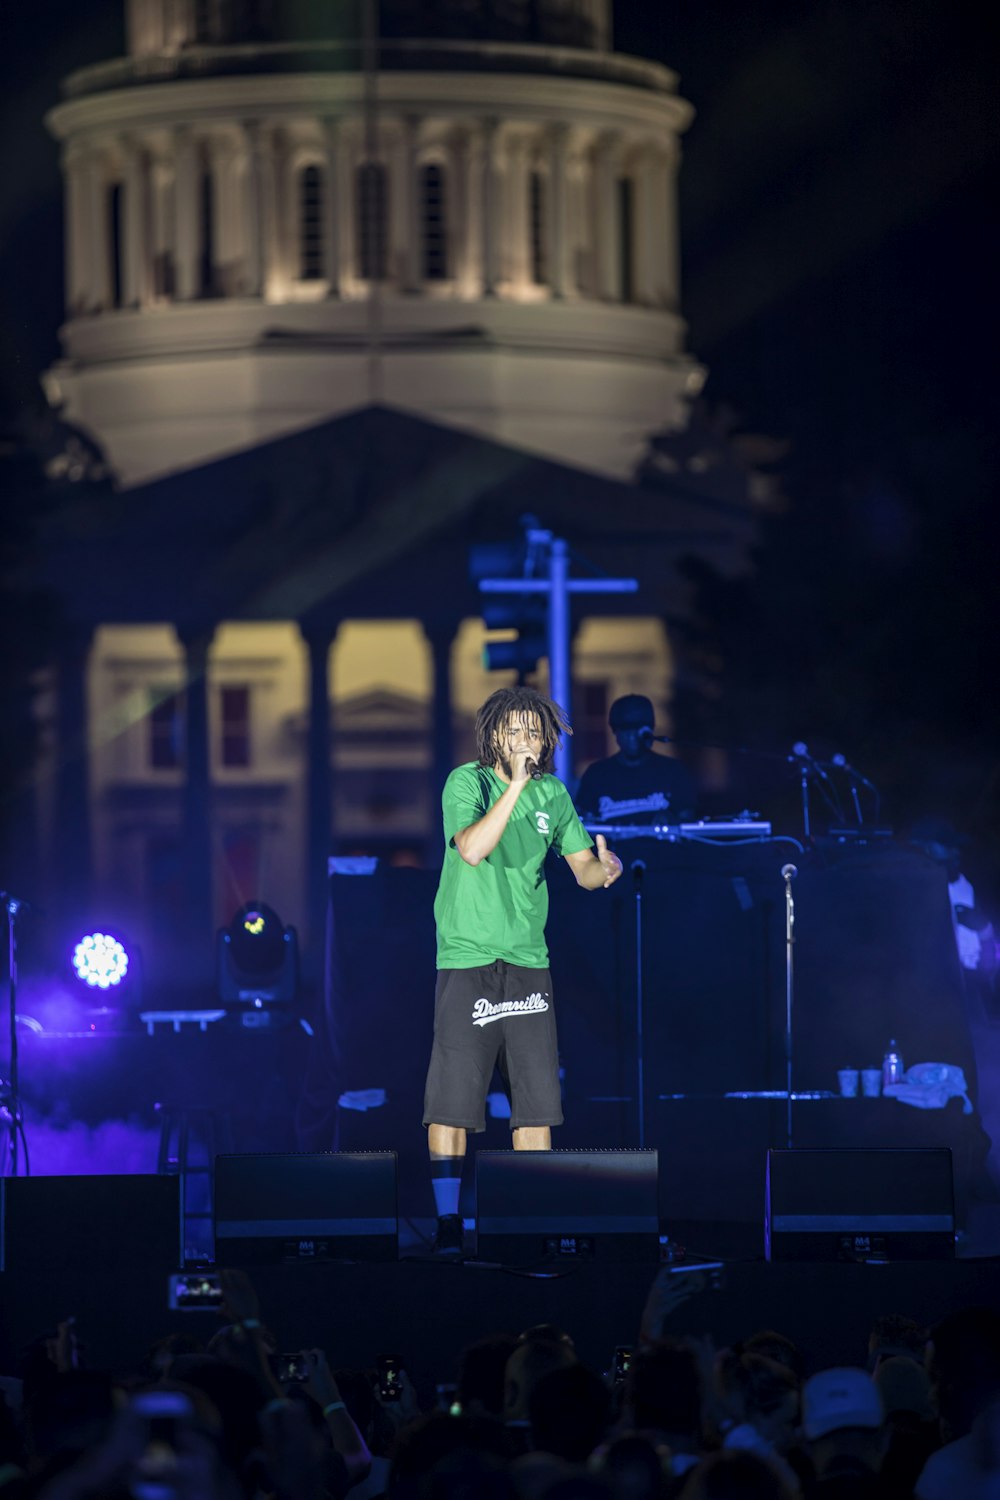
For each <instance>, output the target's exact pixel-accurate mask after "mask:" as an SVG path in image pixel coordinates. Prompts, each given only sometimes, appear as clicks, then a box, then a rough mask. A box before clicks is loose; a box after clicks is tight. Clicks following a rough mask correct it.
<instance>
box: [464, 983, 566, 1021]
mask: <svg viewBox="0 0 1000 1500" xmlns="http://www.w3.org/2000/svg"><path fill="white" fill-rule="evenodd" d="M548 1008H549V1001H548V992H547V991H546V993H545V994H539V993H538V991H537V990H536V991H535V993H534V994H533V995H525V997H524V999H523V1000H500V1001H498V1002H497V1004H496V1005H494V1004H492V1002H491V1001H489V1000H487V999H486V997H485V995H482V996H480V998H479V999H478V1000H477V1001H476V1002H475V1004H474V1005H473V1007H472V1024H473V1026H488V1025H489V1024H490V1022H491V1021H502V1020H503V1019H504V1017H505V1016H528V1015H537V1014H538V1013H539V1011H543V1010H548Z"/></svg>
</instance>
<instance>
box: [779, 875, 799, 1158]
mask: <svg viewBox="0 0 1000 1500" xmlns="http://www.w3.org/2000/svg"><path fill="white" fill-rule="evenodd" d="M798 873H799V872H798V870H797V869H796V868H795V866H794V865H782V867H781V877H782V879H783V880H784V882H785V1091H786V1094H787V1103H786V1106H785V1109H786V1115H785V1146H786V1148H787V1149H788V1150H789V1151H790V1150H791V1149H792V998H793V995H794V990H795V985H794V972H793V962H792V959H793V952H794V948H795V899H794V897H793V896H792V881H793V880H794V879H795V877H796V875H797V874H798Z"/></svg>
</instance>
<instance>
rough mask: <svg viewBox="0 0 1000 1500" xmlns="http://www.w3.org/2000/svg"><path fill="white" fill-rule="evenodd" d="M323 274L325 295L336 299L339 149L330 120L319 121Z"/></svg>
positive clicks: (337, 124) (336, 130)
mask: <svg viewBox="0 0 1000 1500" xmlns="http://www.w3.org/2000/svg"><path fill="white" fill-rule="evenodd" d="M323 169H324V172H323V275H324V276H325V277H326V284H327V295H328V296H330V297H339V296H340V253H341V245H340V240H341V236H340V216H341V211H342V210H341V203H342V198H343V194H342V190H341V185H340V175H341V170H342V160H341V149H340V122H339V121H338V120H334V119H327V120H324V121H323Z"/></svg>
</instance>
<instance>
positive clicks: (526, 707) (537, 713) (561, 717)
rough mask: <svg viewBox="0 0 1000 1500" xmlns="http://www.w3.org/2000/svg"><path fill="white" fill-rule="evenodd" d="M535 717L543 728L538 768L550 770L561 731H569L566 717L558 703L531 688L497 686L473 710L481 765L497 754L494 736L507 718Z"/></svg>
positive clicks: (492, 761)
mask: <svg viewBox="0 0 1000 1500" xmlns="http://www.w3.org/2000/svg"><path fill="white" fill-rule="evenodd" d="M531 718H536V719H537V720H538V722H539V724H540V725H541V729H542V753H541V755H540V756H539V757H538V769H539V770H540V771H551V769H552V757H553V755H554V754H555V749H556V746H557V745H558V743H559V741H560V739H561V738H562V736H563V735H564V734H572V733H573V731H572V729H571V728H570V725H569V720H568V719H567V717H566V715H565V713H564V711H563V710H562V709H561V708H560V707H559V704H558V703H553V702H552V699H551V698H543V697H542V695H541V693H539V692H536V691H535V689H534V688H529V687H512V688H498V689H497V691H496V692H495V693H491V694H490V696H489V697H488V698H487V700H486V702H485V703H484V704H483V706H482V708H481V709H480V710H479V712H478V713H477V714H476V750H477V752H478V754H479V764H480V765H481V766H492V765H494V764H495V763H496V758H497V740H498V736H499V734H500V731H501V730H502V729H503V727H504V725H505V724H506V723H507V721H508V719H521V720H522V721H523V720H525V719H531Z"/></svg>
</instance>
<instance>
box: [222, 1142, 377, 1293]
mask: <svg viewBox="0 0 1000 1500" xmlns="http://www.w3.org/2000/svg"><path fill="white" fill-rule="evenodd" d="M398 1252H399V1221H398V1218H397V1214H396V1153H395V1152H394V1151H329V1152H318V1153H316V1154H307V1153H288V1154H284V1153H275V1154H273V1155H258V1154H247V1155H234V1156H217V1157H216V1158H215V1258H216V1261H217V1262H218V1264H219V1265H220V1266H250V1265H263V1264H268V1263H271V1264H273V1263H279V1262H282V1261H285V1262H291V1261H319V1260H380V1261H388V1260H396V1259H397V1258H398Z"/></svg>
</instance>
